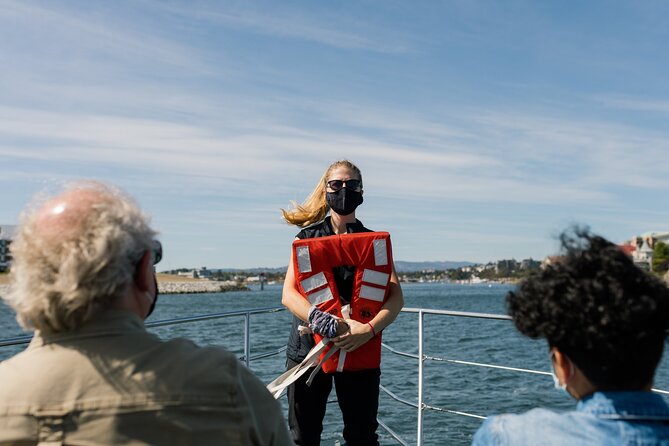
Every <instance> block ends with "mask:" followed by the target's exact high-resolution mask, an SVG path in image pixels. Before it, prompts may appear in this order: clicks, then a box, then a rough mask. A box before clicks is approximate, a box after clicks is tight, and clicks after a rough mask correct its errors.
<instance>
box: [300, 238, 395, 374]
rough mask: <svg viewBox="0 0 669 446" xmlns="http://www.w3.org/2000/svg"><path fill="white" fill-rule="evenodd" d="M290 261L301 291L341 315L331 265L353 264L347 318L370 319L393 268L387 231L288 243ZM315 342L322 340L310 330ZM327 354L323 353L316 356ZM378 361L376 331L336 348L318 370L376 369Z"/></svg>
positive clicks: (383, 297) (381, 300)
mask: <svg viewBox="0 0 669 446" xmlns="http://www.w3.org/2000/svg"><path fill="white" fill-rule="evenodd" d="M293 266H294V271H295V278H296V282H297V286H298V289H299V291H300V293H301V294H302V296H304V298H305V299H307V300H308V301H309V302H310V303H311V304H312V305H316V306H317V307H318V308H319V309H320V310H321V311H325V312H327V313H330V314H332V315H335V316H338V317H342V313H341V309H342V303H341V300H340V298H339V292H338V290H337V285H336V283H335V278H334V274H333V273H332V268H334V267H337V266H355V276H354V279H353V293H352V296H351V311H350V318H351V319H354V320H356V321H358V322H361V323H363V324H364V323H367V322H369V321H371V320H372V319H373V318H374V316H376V314H377V313H378V312H379V310H380V309H381V307H382V306H383V303H384V302H385V300H386V299H387V298H388V283H389V280H390V275H391V273H392V269H393V257H392V247H391V244H390V234H389V233H387V232H359V233H354V234H342V235H331V236H327V237H317V238H310V239H304V240H295V241H294V242H293ZM314 338H315V340H316V343H318V342H320V340H321V339H323V337H322V336H320V335H318V334H314ZM326 354H327V350H326V351H324V352H323V354H322V355H321V358H322V357H324V356H325V355H326ZM380 364H381V333H377V334H376V336H374V337H373V338H372V339H371V340H369V341H368V342H367V343H365V344H364V345H362V346H360V347H359V348H358V349H356V350H354V351H352V352H348V353H347V352H344V351H339V352H338V353H336V354H334V355H332V356H331V357H330V358H329V359H327V360H326V361H325V362H324V363H323V371H324V372H326V373H332V372H335V371H342V370H363V369H371V368H377V367H379V365H380Z"/></svg>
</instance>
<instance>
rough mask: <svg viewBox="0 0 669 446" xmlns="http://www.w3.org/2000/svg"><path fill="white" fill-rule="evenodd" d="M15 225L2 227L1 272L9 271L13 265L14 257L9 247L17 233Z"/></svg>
mask: <svg viewBox="0 0 669 446" xmlns="http://www.w3.org/2000/svg"><path fill="white" fill-rule="evenodd" d="M16 229H17V227H16V226H14V225H0V272H3V271H7V270H8V269H9V266H10V264H11V263H12V255H11V254H10V252H9V246H10V245H11V244H12V239H13V238H14V234H15V233H16Z"/></svg>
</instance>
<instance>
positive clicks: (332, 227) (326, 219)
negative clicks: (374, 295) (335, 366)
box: [281, 160, 404, 446]
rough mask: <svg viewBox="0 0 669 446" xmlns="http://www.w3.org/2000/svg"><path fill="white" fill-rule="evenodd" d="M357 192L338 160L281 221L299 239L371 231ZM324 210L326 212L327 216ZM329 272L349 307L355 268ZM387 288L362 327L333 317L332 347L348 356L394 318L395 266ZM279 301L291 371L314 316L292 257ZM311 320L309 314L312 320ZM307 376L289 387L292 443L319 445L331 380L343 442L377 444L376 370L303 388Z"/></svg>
mask: <svg viewBox="0 0 669 446" xmlns="http://www.w3.org/2000/svg"><path fill="white" fill-rule="evenodd" d="M362 194H363V190H362V175H361V173H360V169H358V168H357V167H356V166H355V165H354V164H353V163H351V162H350V161H347V160H342V161H337V162H335V163H333V164H332V165H330V167H328V168H327V170H326V171H325V173H324V174H323V177H322V178H321V180H320V181H319V182H318V184H317V185H316V188H315V189H314V191H313V192H312V193H311V195H310V196H309V197H308V198H307V200H306V201H305V202H304V203H303V204H302V205H301V206H300V205H296V206H295V208H294V209H293V210H291V211H285V210H283V209H282V213H283V218H284V219H285V220H286V221H287V222H288V223H290V224H294V225H296V226H299V227H301V228H303V229H302V230H301V231H300V232H299V233H298V234H297V238H298V239H307V238H315V237H324V236H330V235H336V234H346V233H356V232H371V231H370V230H369V229H367V228H365V227H364V226H363V225H362V223H361V222H360V221H359V220H357V219H356V218H355V210H356V208H357V207H358V206H359V205H360V204H361V203H362V201H363V199H362ZM328 210H330V211H331V212H330V215H329V216H326V214H327V212H328ZM333 273H334V276H335V280H336V284H337V289H338V291H339V294H340V299H341V300H342V304H345V303H349V302H350V301H351V297H352V296H351V294H352V289H353V278H354V273H355V268H354V267H352V266H341V267H336V268H334V269H333ZM388 287H389V292H388V298H387V299H386V301H385V302H384V304H383V306H382V308H381V310H380V311H379V312H378V314H376V316H374V318H373V319H372V320H371V321H370V322H369V323H364V324H363V323H360V322H357V321H355V320H352V319H346V321H345V322H344V321H343V320H341V319H338V318H334V319H335V321H336V323H335V326H336V328H337V330H336V331H337V334H339V335H340V336H338V337H335V338H333V341H334V343H335V345H336V346H337V347H339V348H340V349H341V350H343V351H345V352H351V351H353V350H355V349H357V348H358V347H360V346H361V345H363V344H365V343H366V342H368V341H369V340H370V339H372V338H373V337H374V336H375V335H376V334H377V333H380V332H381V331H382V330H383V329H385V328H386V327H387V326H388V325H390V324H391V323H392V322H393V321H394V320H395V318H396V317H397V315H398V314H399V312H400V310H401V309H402V306H403V305H404V298H403V295H402V289H401V288H400V284H399V280H398V278H397V274H396V273H395V269H394V267H393V268H392V274H391V276H390V281H389V285H388ZM281 302H282V303H283V305H285V306H286V307H287V308H288V310H290V312H291V313H293V315H294V316H295V317H294V318H293V326H292V328H291V331H290V337H289V340H288V349H287V356H288V360H287V367H288V368H291V367H293V366H295V365H296V364H299V363H300V362H301V361H302V360H303V359H304V357H305V356H306V354H307V353H308V352H309V350H311V348H312V347H314V340H313V336H312V335H310V334H306V335H300V334H299V333H298V326H300V325H306V323H307V322H313V315H314V313H317V312H318V310H317V309H315V308H312V306H311V304H310V303H309V302H308V301H307V300H306V299H305V298H304V297H303V296H302V295H301V294H300V292H299V290H298V288H297V283H296V278H295V272H294V270H293V260H292V256H291V260H290V262H289V265H288V271H287V272H286V280H285V282H284V286H283V295H282V299H281ZM310 316H312V318H311V319H312V320H311V321H310ZM320 316H325V318H326V319H328V318H332V316H330V315H328V314H327V313H325V314H324V315H323V314H320ZM322 321H323V318H321V322H322ZM330 322H332V320H330ZM312 326H313V324H312ZM330 326H332V324H330ZM342 333H343V334H342ZM308 375H309V374H305V375H303V377H302V378H300V379H299V380H298V381H296V382H295V383H294V384H293V385H291V386H290V387H289V388H288V405H289V417H288V421H289V426H290V429H291V432H292V434H293V439H294V440H295V442H296V444H298V445H308V446H311V445H319V444H320V436H321V432H322V430H323V417H324V416H325V408H326V404H327V400H328V396H329V394H330V391H331V389H332V382H333V380H334V383H335V388H336V392H337V400H338V402H339V407H340V409H341V411H342V416H343V419H344V432H343V435H344V439H345V440H346V443H347V444H348V445H349V446H357V445H364V446H369V445H378V444H379V443H378V441H377V438H378V436H377V434H376V429H377V427H378V423H377V421H376V415H377V411H378V405H379V383H380V376H381V370H380V369H379V368H374V369H367V370H358V371H346V370H345V371H342V372H336V373H331V374H326V373H323V372H320V373H318V374H316V376H315V378H314V381H313V382H312V383H311V385H310V386H307V384H306V380H307V376H308Z"/></svg>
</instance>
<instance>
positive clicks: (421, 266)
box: [211, 260, 476, 274]
mask: <svg viewBox="0 0 669 446" xmlns="http://www.w3.org/2000/svg"><path fill="white" fill-rule="evenodd" d="M469 265H476V263H472V262H454V261H450V260H445V261H442V262H404V261H402V260H396V261H395V268H396V269H397V272H400V273H412V272H417V271H423V270H426V269H427V270H429V269H434V270H447V269H455V268H460V267H462V266H469ZM287 268H288V267H287V266H280V267H278V268H212V269H211V270H212V271H221V272H227V273H230V272H246V273H253V274H257V273H261V272H265V273H283V272H286V269H287Z"/></svg>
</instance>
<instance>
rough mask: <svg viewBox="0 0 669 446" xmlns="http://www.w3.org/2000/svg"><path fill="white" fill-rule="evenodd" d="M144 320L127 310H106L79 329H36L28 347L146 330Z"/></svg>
mask: <svg viewBox="0 0 669 446" xmlns="http://www.w3.org/2000/svg"><path fill="white" fill-rule="evenodd" d="M145 330H146V329H145V327H144V321H143V320H142V319H140V317H139V316H137V315H136V314H135V313H133V312H131V311H126V310H105V311H104V312H102V313H100V314H98V315H96V316H95V317H94V318H93V319H91V320H90V321H88V322H86V323H85V324H84V325H83V326H82V327H80V328H78V329H77V330H72V331H65V332H59V333H42V332H40V331H36V332H35V335H34V336H33V339H32V341H31V342H30V345H29V346H28V348H38V347H42V346H44V345H47V344H51V343H55V342H64V341H69V340H74V339H82V338H92V337H98V336H109V335H116V334H121V333H128V332H138V331H145Z"/></svg>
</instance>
